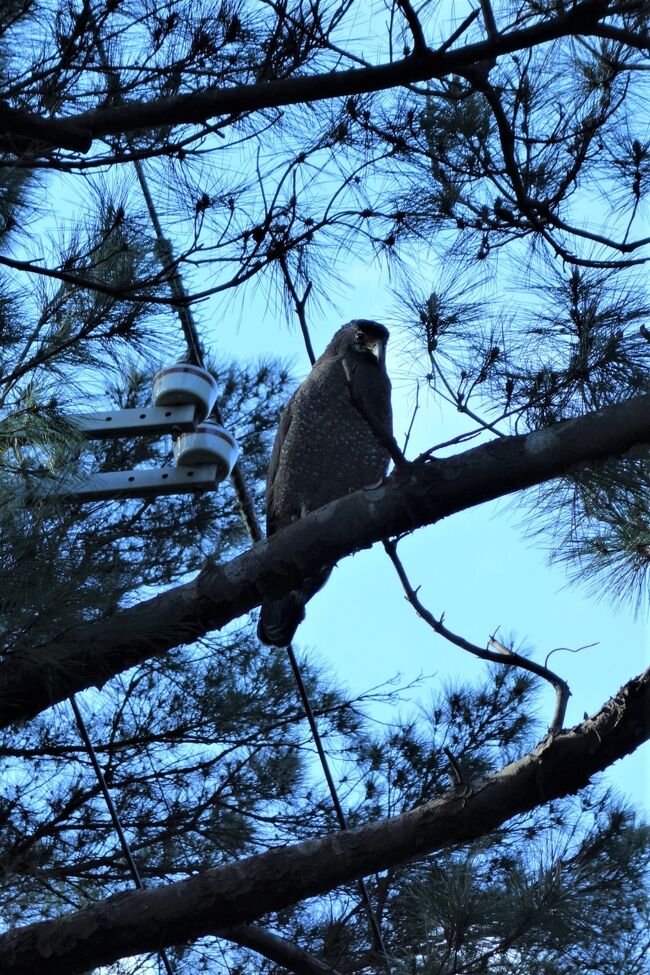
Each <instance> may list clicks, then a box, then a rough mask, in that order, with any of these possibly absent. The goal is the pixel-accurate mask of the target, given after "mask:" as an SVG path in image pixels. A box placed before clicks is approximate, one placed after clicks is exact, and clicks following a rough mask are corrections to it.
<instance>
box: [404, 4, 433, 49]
mask: <svg viewBox="0 0 650 975" xmlns="http://www.w3.org/2000/svg"><path fill="white" fill-rule="evenodd" d="M396 3H397V6H398V7H399V9H400V10H401V11H402V13H403V14H404V19H405V20H406V23H407V24H408V25H409V30H410V31H411V34H412V35H413V54H426V53H427V51H428V50H429V48H428V46H427V42H426V38H425V36H424V31H423V30H422V24H421V23H420V18H419V17H418V15H417V14H416V12H415V10H414V9H413V6H412V5H411V3H410V0H396Z"/></svg>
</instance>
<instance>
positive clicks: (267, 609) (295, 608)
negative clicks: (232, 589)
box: [257, 569, 331, 647]
mask: <svg viewBox="0 0 650 975" xmlns="http://www.w3.org/2000/svg"><path fill="white" fill-rule="evenodd" d="M330 571H331V570H330V569H328V570H327V571H325V572H320V573H319V574H318V575H313V576H309V578H307V579H305V581H304V583H303V585H302V586H301V587H300V589H294V590H293V591H292V592H289V593H287V594H286V596H280V597H279V598H278V599H265V600H264V601H263V602H262V607H261V609H260V618H259V621H258V624H257V638H258V640H259V641H260V642H261V643H265V644H266V645H267V646H268V647H288V646H289V644H290V643H291V641H292V640H293V638H294V635H295V632H296V630H297V629H298V627H299V626H300V624H301V623H302V621H303V620H304V618H305V606H306V604H307V603H308V602H309V600H310V599H311V597H312V596H313V595H314V593H316V592H318V590H319V589H320V588H321V586H324V585H325V582H326V581H327V578H328V576H329V574H330Z"/></svg>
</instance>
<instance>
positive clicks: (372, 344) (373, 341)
mask: <svg viewBox="0 0 650 975" xmlns="http://www.w3.org/2000/svg"><path fill="white" fill-rule="evenodd" d="M358 339H359V341H360V342H361V344H362V345H363V346H364V347H365V348H366V349H368V351H369V352H372V354H373V355H374V357H375V359H376V360H377V362H379V360H380V358H381V348H382V340H381V339H380V338H373V337H371V336H370V335H365V334H364V333H363V332H359V333H358Z"/></svg>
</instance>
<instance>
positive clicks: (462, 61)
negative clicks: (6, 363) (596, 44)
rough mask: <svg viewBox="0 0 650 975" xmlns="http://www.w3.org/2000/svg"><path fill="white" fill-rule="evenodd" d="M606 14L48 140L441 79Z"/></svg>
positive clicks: (199, 101) (200, 95)
mask: <svg viewBox="0 0 650 975" xmlns="http://www.w3.org/2000/svg"><path fill="white" fill-rule="evenodd" d="M606 13H607V2H606V0H584V2H583V3H578V4H576V5H575V6H574V7H572V8H571V9H570V10H569V12H568V13H566V14H562V15H561V16H559V17H556V18H555V19H553V20H547V21H544V22H542V23H538V24H535V25H534V26H532V27H526V28H524V29H522V30H515V31H512V32H511V33H508V34H500V35H498V36H497V37H493V38H489V39H487V40H485V41H480V42H478V43H475V44H467V45H466V46H465V47H462V48H458V49H456V50H453V51H449V50H444V51H442V50H441V51H437V52H431V51H427V52H424V51H422V52H418V53H417V54H413V55H410V56H409V57H407V58H404V59H403V60H401V61H395V62H392V63H389V64H381V65H377V66H373V67H366V68H353V69H350V70H348V71H332V72H328V73H325V74H320V75H311V76H307V77H299V78H283V79H281V80H276V81H268V82H263V83H262V84H256V85H242V86H239V87H233V88H206V89H205V90H203V91H196V92H191V93H189V94H186V95H175V96H172V97H169V98H158V99H155V100H153V101H148V102H131V103H127V104H124V105H114V106H111V107H108V108H99V109H94V110H92V111H89V112H84V113H82V114H81V115H76V116H72V117H70V118H66V119H62V120H60V121H59V122H56V121H53V122H50V123H49V124H48V141H49V144H50V145H60V146H62V147H64V146H66V145H67V143H68V140H69V133H70V130H83V131H84V133H85V132H89V133H90V134H91V136H92V138H101V137H103V136H107V135H122V134H124V133H126V132H132V131H134V130H135V129H152V128H158V127H160V126H170V125H182V124H187V123H196V122H205V121H206V120H207V119H210V118H214V116H216V115H224V114H228V115H235V116H236V115H238V114H240V113H241V112H250V111H259V110H261V109H267V108H278V107H280V106H283V105H297V104H304V103H306V102H315V101H323V100H327V99H331V98H339V97H346V96H349V95H358V94H362V93H364V92H371V91H383V90H385V89H387V88H394V87H398V86H402V85H409V84H413V83H415V82H418V81H427V80H429V79H431V78H442V77H444V76H445V75H447V74H450V73H463V72H464V71H466V70H467V69H468V68H471V66H472V65H474V64H476V63H478V62H485V61H488V62H489V61H491V60H493V59H494V58H496V57H499V56H501V55H503V54H509V53H512V52H514V51H519V50H524V49H528V48H531V47H535V46H537V45H539V44H544V43H546V42H548V41H552V40H556V39H557V38H560V37H565V36H567V35H571V34H590V33H596V29H597V27H598V22H599V20H600V19H601V18H602V17H604V16H605V15H606ZM57 126H59V127H60V133H61V135H60V137H59V141H57V137H56V130H57ZM64 134H65V139H64Z"/></svg>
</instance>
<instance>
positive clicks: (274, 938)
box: [215, 924, 340, 975]
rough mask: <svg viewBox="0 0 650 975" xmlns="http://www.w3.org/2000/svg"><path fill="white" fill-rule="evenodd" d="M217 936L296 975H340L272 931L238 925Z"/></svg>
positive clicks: (252, 925)
mask: <svg viewBox="0 0 650 975" xmlns="http://www.w3.org/2000/svg"><path fill="white" fill-rule="evenodd" d="M215 933H216V934H217V935H218V937H220V938H226V939H227V940H228V941H233V942H234V943H235V944H238V945H241V946H242V947H243V948H251V949H252V950H253V951H256V952H257V953H258V955H263V956H264V958H268V959H269V960H270V961H274V962H276V963H277V964H278V965H282V966H283V967H284V968H286V969H288V970H289V971H290V972H294V975H340V973H339V972H338V971H337V969H335V968H332V966H331V965H327V964H325V962H322V961H321V960H320V959H319V958H316V957H315V956H314V955H310V954H309V952H307V951H304V950H303V949H302V948H299V947H298V945H295V944H293V942H291V941H288V940H287V939H286V938H281V937H280V936H279V935H278V934H273V932H272V931H267V929H266V928H261V927H259V926H258V925H256V924H238V925H237V926H236V927H233V928H226V929H225V930H221V931H217V932H215Z"/></svg>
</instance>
